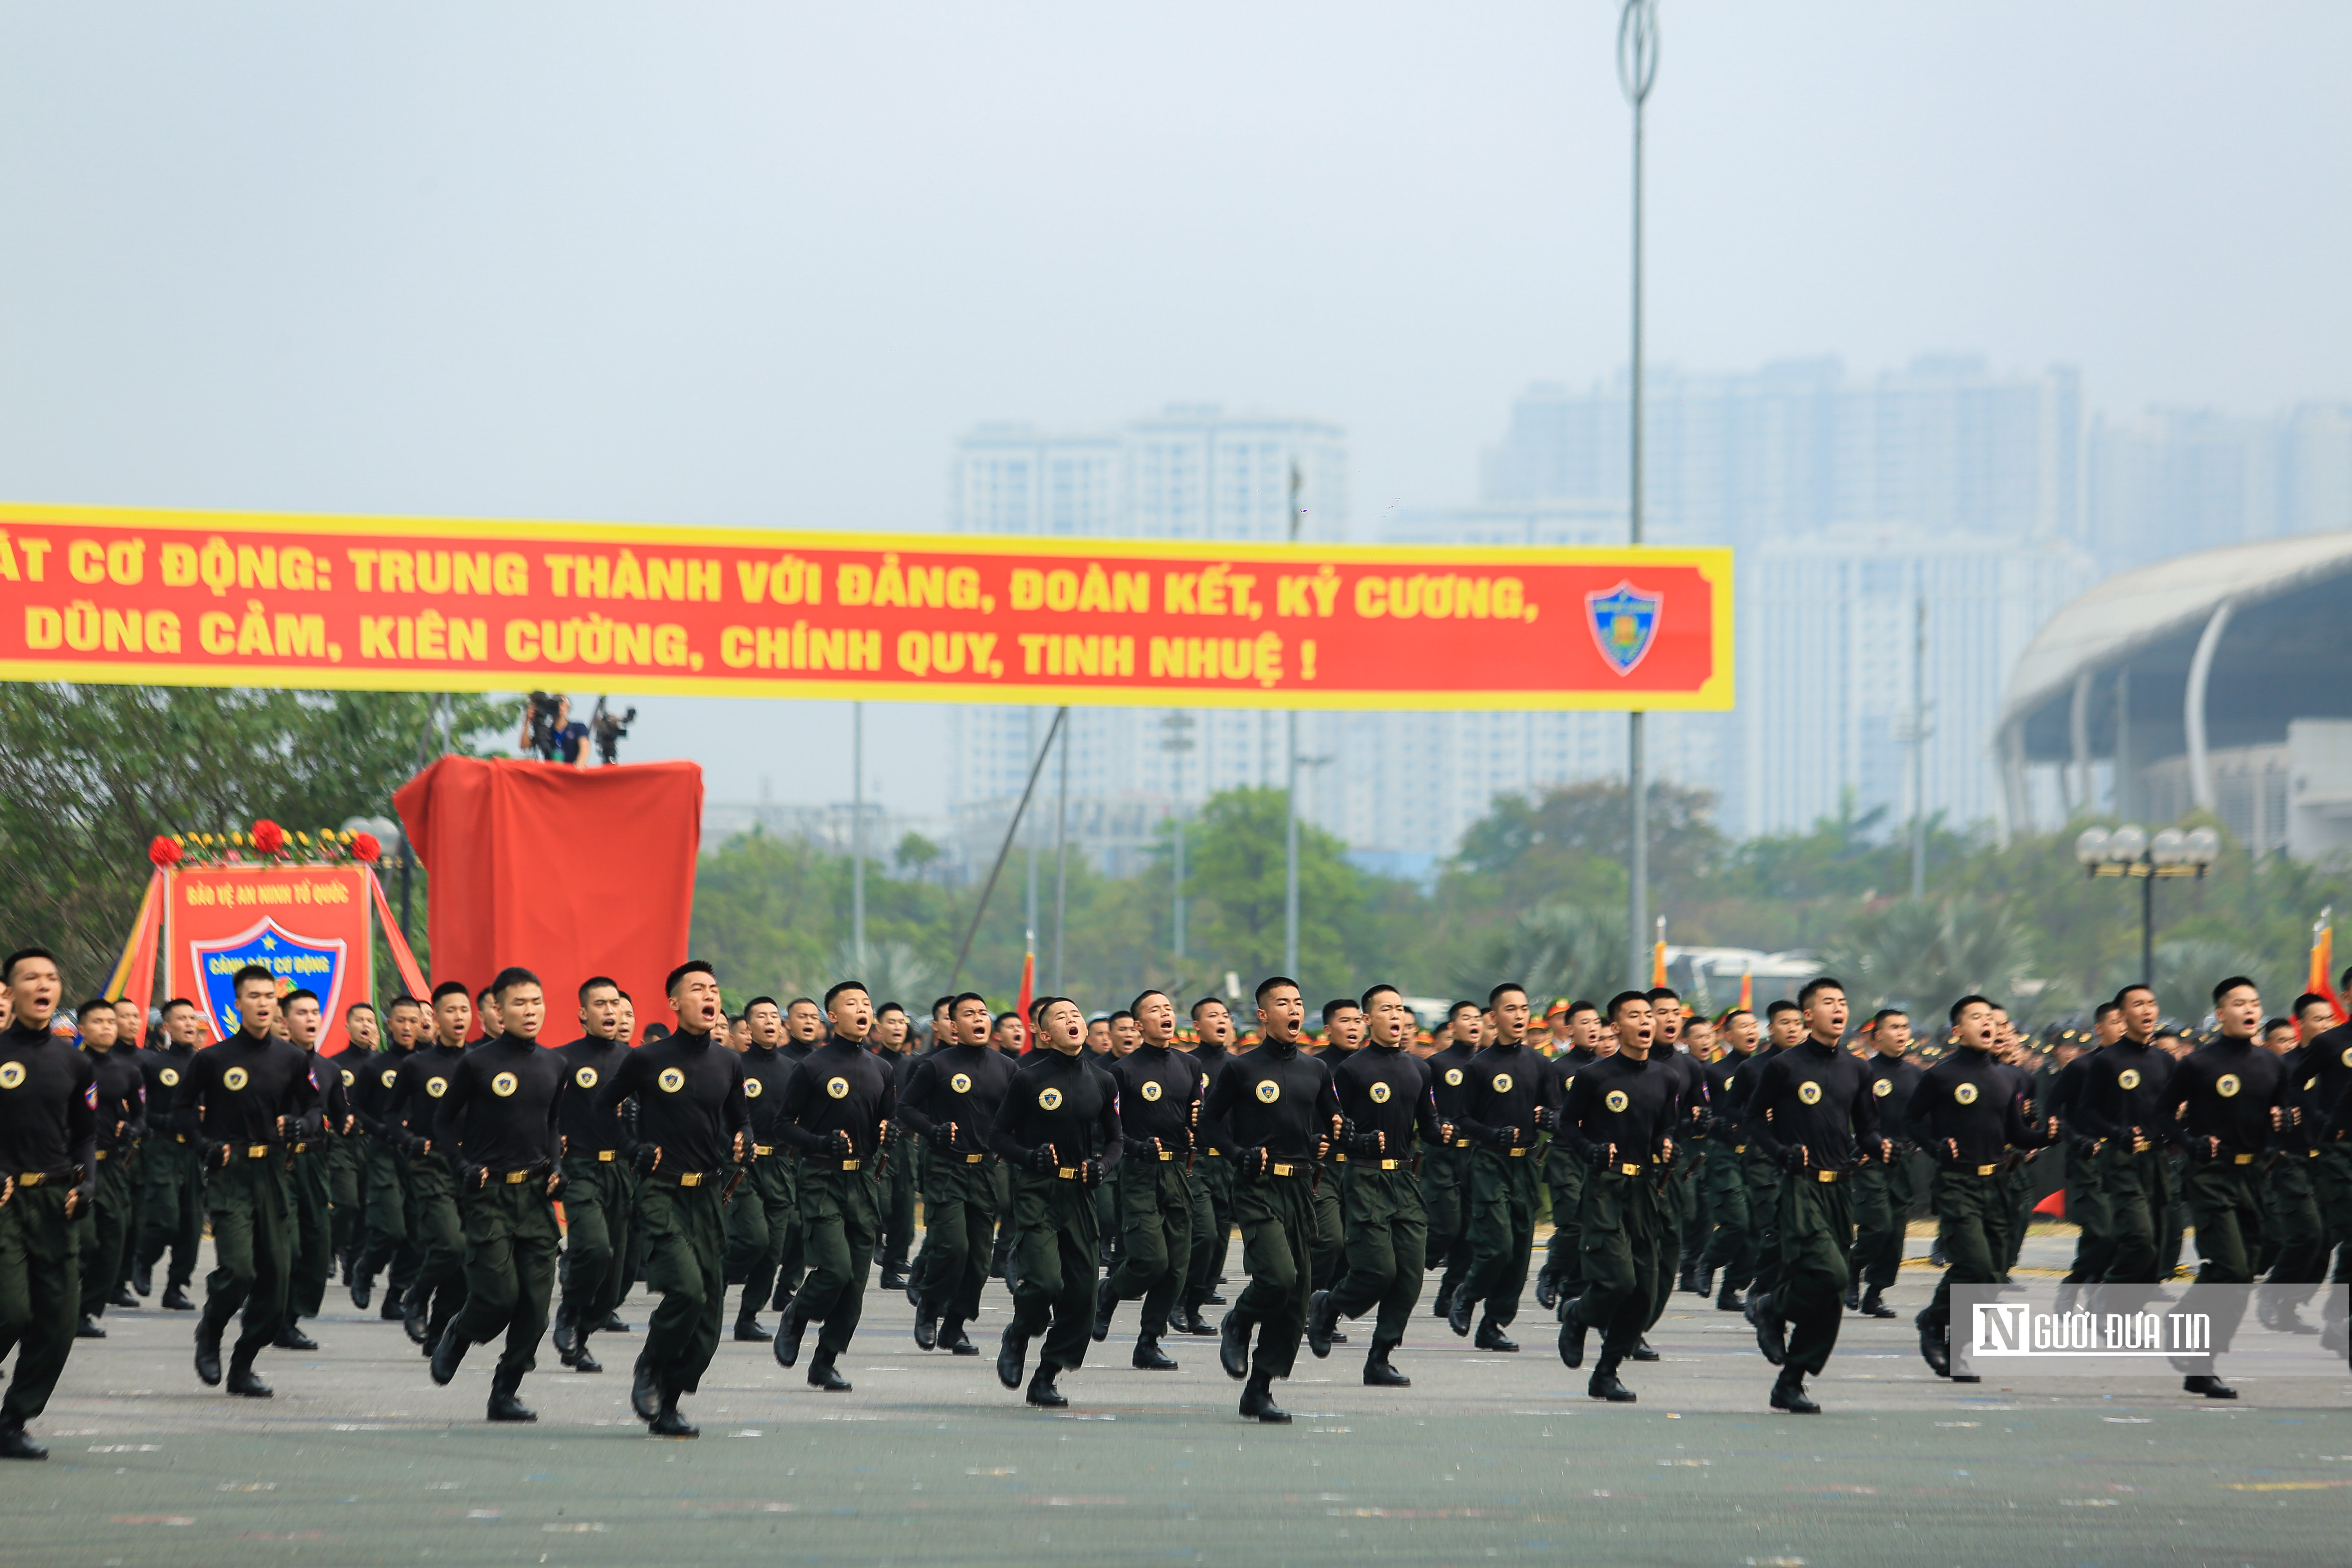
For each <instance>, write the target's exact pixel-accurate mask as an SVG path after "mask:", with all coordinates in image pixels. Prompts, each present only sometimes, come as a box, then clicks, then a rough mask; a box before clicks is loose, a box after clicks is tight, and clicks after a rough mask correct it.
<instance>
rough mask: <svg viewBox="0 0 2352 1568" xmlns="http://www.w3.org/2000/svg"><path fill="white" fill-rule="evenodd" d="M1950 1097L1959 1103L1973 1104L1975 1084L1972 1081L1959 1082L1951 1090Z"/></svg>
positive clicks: (1975, 1091) (1975, 1090)
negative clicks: (1959, 1083)
mask: <svg viewBox="0 0 2352 1568" xmlns="http://www.w3.org/2000/svg"><path fill="white" fill-rule="evenodd" d="M1952 1099H1953V1100H1955V1101H1956V1102H1957V1103H1958V1104H1961V1105H1974V1104H1975V1103H1976V1102H1977V1086H1976V1085H1974V1084H1972V1083H1964V1084H1961V1085H1960V1086H1959V1087H1958V1088H1957V1089H1953V1090H1952Z"/></svg>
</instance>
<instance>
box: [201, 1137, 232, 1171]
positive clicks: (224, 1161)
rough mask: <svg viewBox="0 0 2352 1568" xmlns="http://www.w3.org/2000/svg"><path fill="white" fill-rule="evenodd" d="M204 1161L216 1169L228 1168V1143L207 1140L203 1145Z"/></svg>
mask: <svg viewBox="0 0 2352 1568" xmlns="http://www.w3.org/2000/svg"><path fill="white" fill-rule="evenodd" d="M205 1164H207V1165H210V1166H212V1167H213V1169H215V1170H216V1171H226V1170H227V1169H228V1145H227V1144H226V1143H214V1142H208V1143H206V1144H205Z"/></svg>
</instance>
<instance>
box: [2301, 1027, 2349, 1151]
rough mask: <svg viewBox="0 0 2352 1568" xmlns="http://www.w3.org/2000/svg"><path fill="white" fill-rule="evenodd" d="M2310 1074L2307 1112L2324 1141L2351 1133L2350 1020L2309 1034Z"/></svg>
mask: <svg viewBox="0 0 2352 1568" xmlns="http://www.w3.org/2000/svg"><path fill="white" fill-rule="evenodd" d="M2305 1048H2306V1049H2308V1050H2309V1051H2310V1053H2311V1058H2310V1060H2311V1068H2312V1072H2311V1075H2310V1076H2312V1077H2315V1078H2316V1079H2318V1080H2319V1081H2318V1082H2316V1083H2315V1084H2314V1085H2313V1086H2312V1087H2311V1089H2310V1091H2309V1097H2308V1098H2309V1110H2307V1112H2306V1114H2307V1115H2309V1116H2310V1117H2311V1119H2312V1121H2314V1122H2315V1125H2316V1134H2315V1135H2316V1136H2317V1137H2318V1138H2319V1139H2320V1140H2321V1141H2322V1142H2335V1141H2336V1139H2339V1138H2345V1137H2352V1024H2338V1025H2337V1026H2336V1027H2334V1028H2332V1029H2324V1030H2322V1031H2320V1033H2318V1034H2316V1035H2314V1036H2313V1037H2311V1043H2310V1045H2309V1046H2308V1047H2305Z"/></svg>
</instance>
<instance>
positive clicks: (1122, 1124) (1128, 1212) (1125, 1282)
mask: <svg viewBox="0 0 2352 1568" xmlns="http://www.w3.org/2000/svg"><path fill="white" fill-rule="evenodd" d="M1130 1017H1131V1021H1132V1022H1133V1025H1134V1026H1135V1028H1136V1030H1137V1031H1138V1034H1139V1037H1140V1042H1141V1043H1140V1044H1139V1045H1137V1046H1136V1047H1135V1048H1134V1049H1133V1050H1131V1051H1129V1053H1128V1054H1127V1055H1125V1056H1123V1057H1119V1058H1117V1059H1115V1060H1114V1061H1113V1062H1112V1063H1111V1067H1110V1075H1111V1078H1112V1080H1113V1081H1114V1082H1115V1083H1116V1084H1117V1085H1118V1108H1119V1130H1120V1133H1121V1135H1122V1137H1123V1138H1124V1140H1125V1149H1126V1152H1125V1154H1124V1156H1123V1160H1124V1163H1125V1165H1126V1167H1127V1169H1126V1170H1125V1172H1124V1173H1123V1174H1122V1175H1121V1176H1120V1177H1119V1180H1118V1196H1119V1227H1120V1230H1121V1231H1122V1233H1123V1239H1122V1242H1121V1245H1120V1248H1119V1263H1118V1268H1115V1269H1113V1270H1112V1271H1111V1273H1110V1274H1109V1275H1108V1277H1107V1278H1106V1279H1104V1280H1103V1282H1102V1284H1101V1285H1100V1286H1098V1287H1097V1290H1096V1299H1095V1323H1094V1336H1095V1338H1096V1339H1097V1340H1103V1339H1108V1338H1109V1337H1110V1323H1111V1314H1112V1313H1113V1312H1114V1311H1116V1310H1118V1304H1119V1303H1120V1302H1121V1301H1130V1300H1141V1301H1142V1303H1143V1321H1142V1325H1141V1329H1142V1331H1141V1332H1140V1333H1139V1334H1138V1335H1137V1336H1136V1341H1135V1354H1134V1356H1133V1358H1132V1364H1133V1365H1134V1366H1135V1367H1136V1368H1137V1369H1138V1370H1139V1371H1142V1372H1173V1371H1175V1370H1176V1362H1175V1360H1174V1358H1173V1357H1171V1356H1170V1355H1169V1354H1168V1353H1167V1352H1165V1351H1162V1350H1161V1349H1160V1336H1161V1335H1162V1334H1164V1333H1166V1332H1167V1331H1168V1327H1169V1323H1168V1317H1169V1313H1170V1312H1171V1310H1174V1309H1175V1306H1176V1297H1177V1292H1178V1291H1179V1289H1181V1287H1182V1286H1183V1283H1184V1280H1185V1278H1186V1276H1187V1273H1188V1271H1189V1270H1190V1268H1191V1267H1192V1206H1193V1205H1192V1175H1191V1171H1190V1166H1191V1165H1192V1154H1193V1129H1194V1123H1195V1122H1196V1121H1197V1120H1198V1118H1199V1115H1200V1107H1201V1079H1200V1076H1199V1074H1197V1073H1196V1072H1195V1071H1194V1070H1193V1068H1192V1062H1190V1061H1189V1060H1187V1059H1186V1058H1185V1057H1184V1055H1183V1053H1181V1051H1178V1050H1177V1049H1176V1048H1175V1039H1176V1004H1175V1003H1174V1002H1172V1001H1171V1000H1170V999H1169V996H1168V994H1167V993H1166V992H1164V991H1146V992H1145V993H1143V994H1141V995H1140V996H1138V997H1137V998H1136V999H1135V1005H1134V1007H1133V1009H1132V1010H1131V1013H1130Z"/></svg>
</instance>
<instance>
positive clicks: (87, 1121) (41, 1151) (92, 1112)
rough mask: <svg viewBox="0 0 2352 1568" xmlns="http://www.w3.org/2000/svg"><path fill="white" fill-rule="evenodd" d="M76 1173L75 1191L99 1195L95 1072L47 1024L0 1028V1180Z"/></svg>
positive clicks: (85, 1196) (86, 1197) (84, 1199)
mask: <svg viewBox="0 0 2352 1568" xmlns="http://www.w3.org/2000/svg"><path fill="white" fill-rule="evenodd" d="M69 1165H79V1166H80V1167H81V1181H80V1183H79V1186H78V1187H77V1189H76V1190H77V1191H79V1193H80V1194H81V1205H88V1204H89V1202H90V1200H91V1199H92V1198H93V1197H94V1196H95V1195H96V1194H97V1192H98V1074H97V1072H96V1071H95V1070H94V1069H93V1068H91V1066H90V1060H89V1053H88V1052H86V1051H79V1050H76V1049H75V1048H74V1047H73V1046H72V1044H71V1043H70V1042H68V1040H67V1039H66V1038H65V1037H63V1036H60V1035H52V1034H51V1033H49V1030H48V1026H47V1025H46V1024H45V1025H43V1026H41V1027H39V1028H37V1029H35V1028H28V1027H27V1026H26V1025H24V1024H23V1023H22V1022H18V1023H16V1024H12V1025H10V1026H8V1027H7V1028H6V1029H5V1030H0V1174H6V1175H11V1176H21V1175H24V1174H25V1173H27V1172H38V1173H42V1174H47V1173H49V1172H51V1171H62V1170H64V1169H66V1168H67V1167H68V1166H69Z"/></svg>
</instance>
